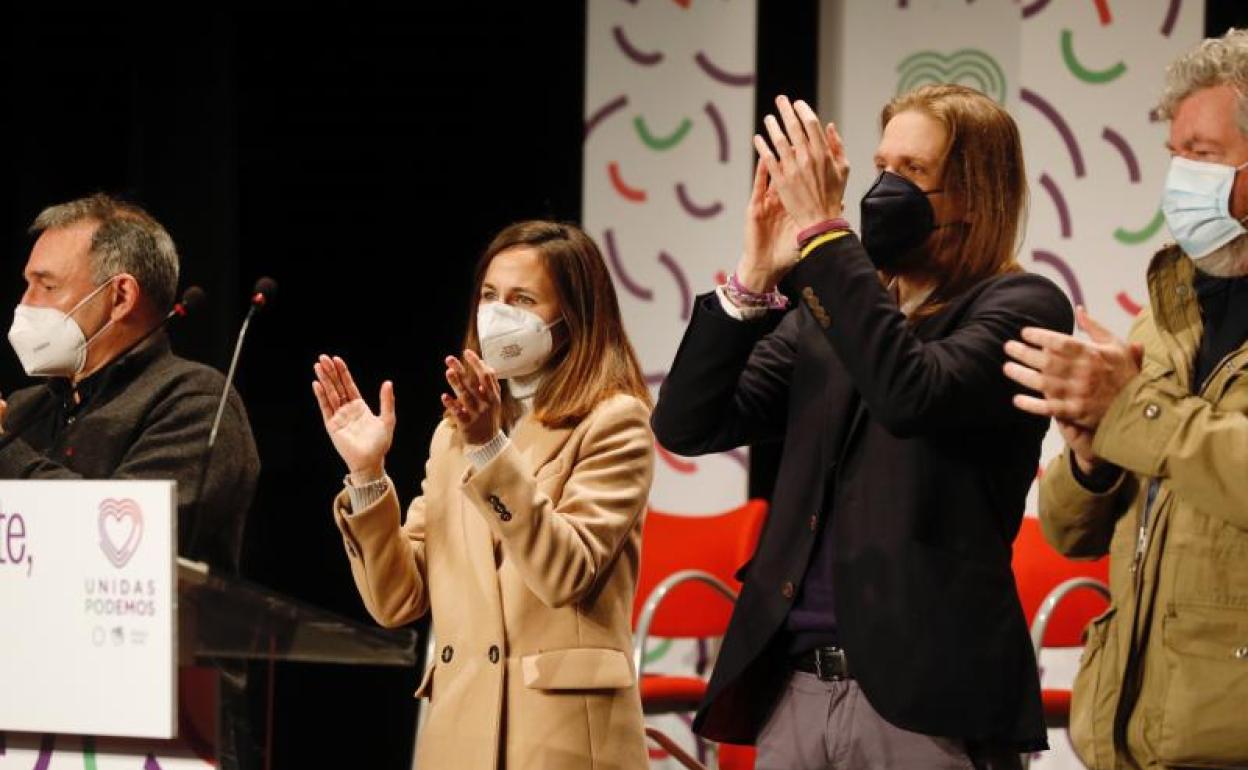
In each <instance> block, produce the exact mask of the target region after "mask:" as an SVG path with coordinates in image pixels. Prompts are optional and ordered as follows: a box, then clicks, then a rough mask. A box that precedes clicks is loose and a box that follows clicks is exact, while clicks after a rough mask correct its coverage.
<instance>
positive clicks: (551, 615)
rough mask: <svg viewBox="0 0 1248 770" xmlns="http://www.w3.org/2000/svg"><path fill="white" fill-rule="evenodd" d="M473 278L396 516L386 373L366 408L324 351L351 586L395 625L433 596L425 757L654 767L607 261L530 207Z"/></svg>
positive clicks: (636, 502)
mask: <svg viewBox="0 0 1248 770" xmlns="http://www.w3.org/2000/svg"><path fill="white" fill-rule="evenodd" d="M475 285H476V292H475V293H474V296H473V301H472V312H471V313H470V320H469V323H468V331H467V335H466V341H465V346H464V347H465V350H464V353H463V356H462V357H458V358H457V357H448V358H447V359H446V364H447V369H446V379H447V382H448V384H449V385H450V392H449V393H445V394H443V396H442V405H443V408H444V410H445V413H446V414H445V419H443V420H442V422H441V423H440V424H439V425H438V427H437V429H436V430H435V431H434V434H433V440H432V442H431V445H430V450H429V460H428V462H427V464H426V466H425V478H424V482H423V484H422V493H421V495H420V496H419V497H417V498H416V499H415V500H414V501H412V503H411V504H410V505H409V506H408V509H407V516H406V519H404V520H403V521H402V522H401V521H400V518H401V516H400V508H399V501H398V499H397V497H396V495H395V492H394V488H393V486H392V485H391V484H390V482H389V480H388V478H387V477H386V475H385V470H384V459H385V454H386V451H387V450H388V449H389V446H390V441H391V437H392V435H393V431H394V424H395V410H394V389H393V386H392V384H391V383H389V382H386V383H384V384H383V385H382V388H381V396H380V412H379V413H378V414H374V413H373V412H372V411H371V410H370V408H369V407H368V406H367V405H366V404H365V403H364V400H363V399H362V398H361V397H360V393H359V390H358V389H357V388H356V386H355V384H354V382H353V381H352V378H351V375H350V372H349V371H348V369H347V366H346V364H345V362H343V361H342V359H341V358H336V357H335V358H330V357H328V356H321V357H320V358H319V360H318V362H317V363H316V365H315V367H314V369H315V372H316V382H315V383H314V384H313V390H314V392H315V394H316V398H317V401H318V403H319V405H320V407H321V413H322V417H323V418H324V421H325V427H326V430H327V431H328V433H329V435H330V438H331V440H332V441H333V444H334V447H335V449H337V451H338V453H339V454H340V455H341V456H342V458H343V460H344V461H346V464H347V467H348V469H349V471H350V474H349V475H348V478H347V482H346V489H345V490H344V491H343V492H342V493H341V494H340V495H339V496H338V497H337V499H336V500H335V501H334V506H333V509H334V517H335V520H336V522H337V525H338V527H339V529H340V530H341V532H342V536H343V541H344V544H345V547H346V551H347V556H348V558H349V559H350V563H351V572H352V574H353V576H354V578H355V583H356V587H357V588H358V589H359V592H360V596H361V597H362V598H363V600H364V604H365V606H366V607H367V608H368V611H369V612H370V613H371V614H372V616H373V617H374V618H375V619H376V620H377V622H379V623H381V624H382V625H385V626H395V625H400V624H404V623H409V622H411V621H413V620H416V619H417V618H419V617H421V616H422V615H424V614H425V613H426V612H430V611H432V614H433V633H434V637H435V639H436V640H437V645H438V647H437V656H436V658H435V659H434V660H432V661H430V665H429V667H428V669H427V670H426V672H425V675H424V680H423V681H422V682H421V684H420V687H419V689H418V690H417V693H416V694H417V695H418V696H419V697H424V698H428V699H429V704H430V705H429V708H430V712H429V716H428V719H427V721H426V722H425V726H424V728H423V729H422V731H421V735H420V737H419V745H418V747H417V761H418V763H419V766H420V767H421V768H430V769H434V770H436V769H438V768H448V769H450V768H454V770H461V769H462V770H476V769H477V768H481V769H490V770H493V769H495V768H507V770H524V769H525V768H535V769H536V768H542V770H562V769H564V768H567V769H569V770H571V769H573V768H577V769H579V768H585V769H586V770H588V769H589V768H594V769H595V770H616V769H619V770H625V769H627V770H644V769H645V768H646V767H647V758H646V751H645V746H644V737H643V732H642V715H641V704H640V699H639V697H638V692H637V684H636V672H634V671H633V669H632V664H631V660H630V649H631V632H630V618H631V610H632V604H633V593H634V589H635V586H636V581H637V568H638V560H639V550H640V546H641V523H642V515H643V511H644V510H645V506H646V499H647V495H648V493H649V489H650V481H651V476H652V472H653V439H652V436H651V433H650V429H649V425H648V421H649V412H650V400H649V394H648V391H647V389H646V386H645V383H644V380H643V378H642V375H641V372H640V369H639V367H638V365H637V360H636V356H635V354H634V353H633V349H632V347H631V345H630V344H629V342H628V339H627V337H626V336H625V334H624V330H623V325H622V323H621V320H620V314H619V307H618V304H617V301H616V298H615V293H614V290H613V289H612V286H611V282H610V277H609V275H608V273H607V270H606V267H605V266H604V264H603V261H602V257H601V255H600V253H599V251H598V249H597V247H596V246H595V245H594V244H593V242H592V241H591V240H590V239H589V238H588V237H587V236H586V235H585V234H584V233H583V232H581V231H580V230H579V229H577V228H575V227H571V226H568V225H560V224H555V223H550V222H523V223H519V224H516V225H512V226H510V227H508V228H506V229H505V230H503V232H502V233H500V234H499V235H498V236H497V237H496V238H495V239H494V242H493V243H492V244H491V245H490V246H489V248H488V249H487V250H486V252H485V254H484V255H483V257H482V259H481V261H480V263H479V264H478V267H477V272H476V281H475ZM500 380H501V382H500Z"/></svg>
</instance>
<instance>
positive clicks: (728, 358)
mask: <svg viewBox="0 0 1248 770" xmlns="http://www.w3.org/2000/svg"><path fill="white" fill-rule="evenodd" d="M789 280H790V281H792V284H793V285H794V286H795V287H797V289H798V290H799V292H800V296H801V301H800V302H799V303H798V305H799V307H797V308H795V309H793V310H791V311H790V312H787V313H779V312H774V313H769V314H768V317H767V318H766V319H765V320H760V321H738V320H735V319H733V318H730V317H729V316H728V315H727V314H726V313H725V312H724V311H723V308H722V307H720V305H719V301H718V298H717V297H716V296H715V295H713V294H708V295H704V296H702V297H699V298H698V302H697V306H696V309H695V313H694V316H693V319H692V320H691V321H690V324H689V328H688V329H687V330H686V332H685V337H684V339H683V341H682V342H681V345H680V349H679V351H678V352H677V354H676V360H675V362H674V363H673V364H672V368H671V371H670V372H669V373H668V376H667V380H666V381H665V382H664V384H663V387H662V389H661V391H660V394H659V403H658V406H657V407H656V408H655V411H654V415H653V418H652V423H653V426H654V431H655V434H656V435H657V437H658V439H659V441H660V442H661V443H662V444H663V446H665V447H667V448H668V449H670V450H672V451H674V452H678V453H680V454H684V455H699V454H705V453H709V452H719V451H723V450H726V449H730V448H733V447H737V446H741V445H743V444H750V443H753V442H757V441H760V440H764V439H772V438H783V440H784V453H783V456H782V459H781V462H780V469H779V474H778V477H777V479H776V486H775V493H774V496H773V499H772V501H771V514H770V516H769V517H768V520H767V523H766V526H765V527H764V529H763V533H762V537H761V539H760V541H759V544H758V549H757V551H756V552H755V554H754V557H753V559H751V561H750V562H749V564H748V565H747V566H746V567H745V568H744V569H743V571H742V576H743V581H744V586H743V589H742V592H741V596H740V598H739V600H738V602H737V606H736V610H735V611H734V613H733V616H732V621H731V623H730V624H729V628H728V632H727V635H726V637H725V639H724V644H723V647H722V649H721V651H720V654H719V658H718V660H717V661H716V665H715V670H714V672H713V674H712V676H711V682H710V687H709V691H708V694H707V697H706V700H705V701H704V702H703V704H702V707H701V709H700V710H699V712H698V715H697V718H696V720H695V722H694V728H695V729H696V730H697V731H698V732H699V733H701V734H702V735H705V736H707V737H709V738H712V739H715V740H721V741H729V742H733V743H752V742H753V741H754V738H755V737H756V736H757V734H758V732H759V730H760V729H761V728H762V726H763V724H764V723H765V722H766V720H767V718H768V716H769V714H770V711H771V708H772V705H773V704H774V702H775V699H776V698H777V697H778V695H779V693H780V691H781V689H782V688H783V686H784V683H785V681H786V674H787V672H788V669H787V664H786V661H785V658H784V653H785V651H784V650H783V649H781V646H782V644H783V642H784V637H785V636H786V634H782V633H777V632H779V631H781V630H782V629H783V627H784V622H785V618H786V616H787V614H788V612H789V608H790V607H791V605H792V604H793V601H794V599H795V597H796V596H797V595H798V593H800V592H799V591H796V590H794V589H795V587H797V586H800V583H801V580H802V578H803V576H804V575H805V573H806V569H807V565H808V564H809V562H810V559H811V557H812V555H813V553H814V546H815V542H816V538H817V537H818V530H819V529H820V528H822V527H830V530H829V531H828V532H827V533H826V535H825V536H827V537H831V538H832V539H833V543H832V547H833V549H834V555H835V556H834V564H833V580H834V591H835V599H834V602H835V609H836V616H837V622H838V635H839V637H840V642H841V644H842V646H843V647H844V648H845V651H846V654H847V657H848V660H849V661H850V667H851V670H852V671H853V675H854V677H855V679H856V680H857V681H858V683H859V685H860V686H861V688H862V690H863V692H864V693H865V694H866V696H867V698H868V700H869V701H870V702H871V704H872V705H873V706H874V707H875V709H876V710H877V711H878V712H879V713H880V714H881V715H882V716H883V717H884V718H885V719H887V720H888V721H889V722H891V723H892V724H894V725H897V726H899V727H902V728H905V729H908V730H913V731H917V732H922V733H927V734H932V735H943V736H950V737H958V738H964V739H968V740H974V741H984V742H991V743H995V744H1005V745H1007V746H1013V747H1015V748H1017V749H1019V750H1035V749H1040V748H1045V747H1046V746H1047V743H1046V740H1045V728H1044V719H1043V713H1042V709H1041V702H1040V689H1039V678H1038V675H1037V671H1036V661H1035V657H1034V655H1033V654H1032V650H1031V644H1030V640H1029V636H1028V631H1027V626H1026V622H1025V619H1024V617H1023V612H1022V608H1021V606H1020V605H1019V601H1018V595H1017V592H1016V589H1015V586H1014V577H1013V572H1012V571H1011V567H1010V558H1011V544H1012V542H1013V540H1014V536H1015V534H1016V533H1017V531H1018V527H1019V524H1020V520H1021V518H1022V516H1023V507H1024V504H1025V500H1026V495H1027V490H1028V488H1029V487H1030V485H1031V482H1032V480H1033V479H1034V477H1035V475H1036V470H1037V468H1038V463H1039V456H1040V442H1041V440H1042V438H1043V437H1044V433H1045V431H1046V429H1047V425H1048V421H1047V420H1045V419H1040V418H1036V417H1033V416H1029V415H1026V414H1024V413H1022V412H1020V411H1018V410H1017V409H1015V408H1014V407H1013V405H1012V404H1011V397H1012V396H1013V394H1014V393H1015V392H1016V391H1015V389H1014V388H1013V387H1012V385H1011V382H1010V381H1009V380H1008V379H1007V378H1006V377H1005V375H1004V374H1003V373H1002V365H1003V364H1004V362H1005V354H1004V352H1003V350H1002V346H1003V344H1004V343H1005V341H1006V340H1009V339H1013V338H1017V337H1018V335H1019V331H1020V330H1021V329H1022V328H1023V327H1024V326H1042V327H1047V328H1050V329H1055V330H1060V331H1063V332H1069V331H1070V329H1071V327H1072V325H1073V314H1072V312H1071V307H1070V303H1069V302H1068V301H1067V299H1066V297H1065V295H1063V294H1062V292H1061V291H1060V290H1059V289H1058V288H1057V287H1056V286H1054V285H1053V283H1052V282H1050V281H1048V280H1047V279H1045V278H1043V277H1041V276H1037V275H1031V274H1027V273H1014V274H1010V275H1003V276H998V277H995V278H991V279H988V280H985V281H983V282H982V283H980V284H979V285H977V286H975V287H974V288H972V289H970V290H968V291H966V292H965V293H963V294H962V295H960V296H958V297H956V298H954V299H953V300H952V301H951V302H949V303H948V304H947V305H946V306H945V307H944V308H943V309H941V310H940V311H939V312H938V313H936V314H935V315H933V316H931V317H929V318H927V319H925V320H923V321H921V322H919V323H917V324H915V325H910V324H909V323H908V322H907V319H906V318H905V317H904V316H903V315H902V313H901V312H900V311H899V309H898V307H897V303H896V302H895V301H894V300H893V298H892V297H891V296H890V294H889V293H888V291H887V290H886V289H885V288H884V287H882V286H881V285H880V281H879V279H878V277H877V275H876V273H875V270H874V269H873V267H872V265H871V263H870V261H869V260H868V258H867V255H866V252H865V251H864V250H863V248H862V245H861V243H859V241H858V239H857V238H856V237H855V236H853V235H850V236H846V237H843V238H840V239H838V240H835V241H832V242H831V243H828V244H825V245H823V246H821V247H819V248H817V249H816V250H815V251H814V252H813V253H812V254H811V255H810V256H808V257H807V258H806V259H804V260H802V261H801V262H800V263H798V265H797V266H796V267H795V268H794V270H793V272H792V273H791V274H790V279H789ZM802 305H804V306H805V307H801V306H802ZM827 517H830V520H829V521H827V522H826V523H825V518H827Z"/></svg>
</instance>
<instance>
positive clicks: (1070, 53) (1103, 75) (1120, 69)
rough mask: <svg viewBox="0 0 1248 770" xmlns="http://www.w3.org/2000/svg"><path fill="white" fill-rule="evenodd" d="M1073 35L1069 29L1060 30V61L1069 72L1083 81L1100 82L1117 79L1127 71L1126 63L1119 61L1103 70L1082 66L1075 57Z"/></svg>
mask: <svg viewBox="0 0 1248 770" xmlns="http://www.w3.org/2000/svg"><path fill="white" fill-rule="evenodd" d="M1074 37H1075V36H1074V33H1072V32H1071V31H1070V30H1068V29H1064V30H1062V61H1064V62H1066V69H1068V70H1070V74H1072V75H1074V76H1075V77H1077V78H1079V79H1080V80H1082V81H1083V82H1085V83H1092V84H1101V83H1109V82H1111V81H1114V80H1117V79H1118V78H1120V77H1122V73H1124V72H1126V71H1127V65H1126V64H1125V63H1124V62H1121V61H1119V62H1118V63H1117V64H1115V65H1113V66H1112V67H1107V68H1106V69H1103V70H1090V69H1088V68H1087V67H1085V66H1083V65H1082V64H1080V63H1079V60H1078V59H1076V58H1075V48H1074Z"/></svg>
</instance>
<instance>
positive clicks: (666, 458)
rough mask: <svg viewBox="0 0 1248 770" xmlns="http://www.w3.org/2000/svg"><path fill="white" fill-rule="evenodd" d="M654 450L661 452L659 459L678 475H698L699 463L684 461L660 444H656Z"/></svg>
mask: <svg viewBox="0 0 1248 770" xmlns="http://www.w3.org/2000/svg"><path fill="white" fill-rule="evenodd" d="M654 448H655V449H657V450H658V451H659V459H660V460H662V461H663V462H665V463H667V464H668V465H669V466H670V467H671V469H672V470H674V471H676V472H677V473H697V471H698V464H697V463H695V462H692V461H690V460H682V459H681V458H679V457H677V456H676V455H674V454H672V453H671V452H669V451H667V450H666V449H664V448H663V447H661V446H659V445H658V444H655V445H654Z"/></svg>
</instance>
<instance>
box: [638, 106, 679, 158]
mask: <svg viewBox="0 0 1248 770" xmlns="http://www.w3.org/2000/svg"><path fill="white" fill-rule="evenodd" d="M633 126H635V127H636V128H637V136H640V137H641V141H642V142H643V143H645V145H646V146H647V147H649V148H650V149H652V150H658V151H659V152H662V151H663V150H670V149H672V148H673V147H675V146H676V145H678V144H680V140H681V139H684V138H685V134H688V133H689V129H691V128H693V121H692V120H690V119H689V118H685V119H684V120H682V121H680V125H679V126H677V127H676V130H675V131H673V132H672V133H670V134H668V135H667V136H654V135H652V134H651V133H650V129H649V128H648V127H647V126H646V121H645V118H643V117H641V116H640V115H638V116H637V117H635V118H633Z"/></svg>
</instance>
